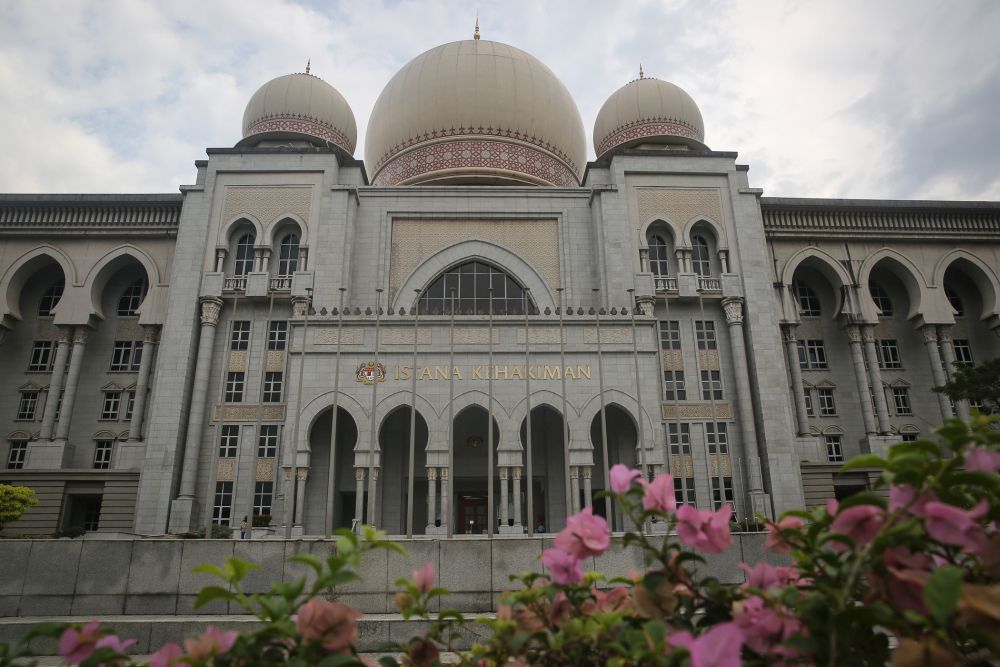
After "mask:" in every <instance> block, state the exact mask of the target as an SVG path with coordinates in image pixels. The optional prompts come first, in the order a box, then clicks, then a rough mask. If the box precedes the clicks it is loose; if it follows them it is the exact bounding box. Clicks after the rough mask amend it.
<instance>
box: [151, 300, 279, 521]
mask: <svg viewBox="0 0 1000 667" xmlns="http://www.w3.org/2000/svg"><path fill="white" fill-rule="evenodd" d="M221 313H222V299H220V298H218V297H202V298H201V335H200V337H199V338H198V359H197V362H196V365H195V369H194V383H193V385H192V388H191V409H190V411H189V412H188V424H187V433H186V434H185V436H184V462H183V465H182V468H181V483H180V492H179V493H178V494H177V498H175V499H174V502H173V503H171V508H170V532H174V533H177V532H187V531H189V530H191V529H192V528H193V527H194V523H193V519H194V495H195V483H196V481H197V477H198V457H199V454H200V453H201V445H202V438H203V435H204V434H203V433H202V430H203V429H204V426H205V410H207V409H208V405H207V401H208V380H209V376H210V375H211V373H212V348H213V346H214V345H215V330H216V327H217V326H218V324H219V315H220V314H221ZM285 501H286V502H292V499H291V498H290V497H287V496H286V499H285Z"/></svg>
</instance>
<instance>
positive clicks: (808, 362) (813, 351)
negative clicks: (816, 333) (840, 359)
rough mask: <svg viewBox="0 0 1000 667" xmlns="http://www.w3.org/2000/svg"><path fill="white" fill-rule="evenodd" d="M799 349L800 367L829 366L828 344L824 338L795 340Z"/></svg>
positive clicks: (815, 367)
mask: <svg viewBox="0 0 1000 667" xmlns="http://www.w3.org/2000/svg"><path fill="white" fill-rule="evenodd" d="M795 344H796V346H797V347H798V349H799V368H806V369H817V368H827V367H828V366H827V362H826V346H825V345H824V344H823V341H822V340H799V341H796V342H795Z"/></svg>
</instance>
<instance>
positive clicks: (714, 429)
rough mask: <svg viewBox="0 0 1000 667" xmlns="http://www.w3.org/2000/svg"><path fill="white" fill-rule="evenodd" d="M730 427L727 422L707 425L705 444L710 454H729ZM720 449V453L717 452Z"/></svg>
mask: <svg viewBox="0 0 1000 667" xmlns="http://www.w3.org/2000/svg"><path fill="white" fill-rule="evenodd" d="M728 427H729V425H728V424H727V423H726V422H716V423H714V424H713V423H712V422H709V423H707V424H705V442H706V443H707V444H708V453H709V454H728V453H729V428H728ZM716 449H718V451H716Z"/></svg>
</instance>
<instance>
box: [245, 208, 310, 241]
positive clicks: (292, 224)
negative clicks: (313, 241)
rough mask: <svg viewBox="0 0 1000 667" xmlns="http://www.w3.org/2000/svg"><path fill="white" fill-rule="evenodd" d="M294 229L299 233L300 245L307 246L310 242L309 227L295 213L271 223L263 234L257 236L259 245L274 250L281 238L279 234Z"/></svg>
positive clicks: (286, 214)
mask: <svg viewBox="0 0 1000 667" xmlns="http://www.w3.org/2000/svg"><path fill="white" fill-rule="evenodd" d="M292 228H294V229H296V230H297V232H298V235H299V243H300V244H302V245H306V244H307V243H308V240H309V226H308V225H307V224H306V221H305V220H303V219H302V218H301V217H300V216H298V215H296V214H295V213H282V214H281V215H279V216H277V217H276V218H275V219H274V220H272V221H270V222H269V223H268V224H267V227H266V228H265V229H264V231H263V233H260V234H257V243H258V244H259V245H262V246H267V247H269V248H272V247H274V243H275V241H276V240H278V239H279V238H280V236H279V234H278V232H284V231H286V230H288V229H292Z"/></svg>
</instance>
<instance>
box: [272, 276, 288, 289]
mask: <svg viewBox="0 0 1000 667" xmlns="http://www.w3.org/2000/svg"><path fill="white" fill-rule="evenodd" d="M271 291H272V292H291V291H292V277H291V276H278V277H277V278H271Z"/></svg>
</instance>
